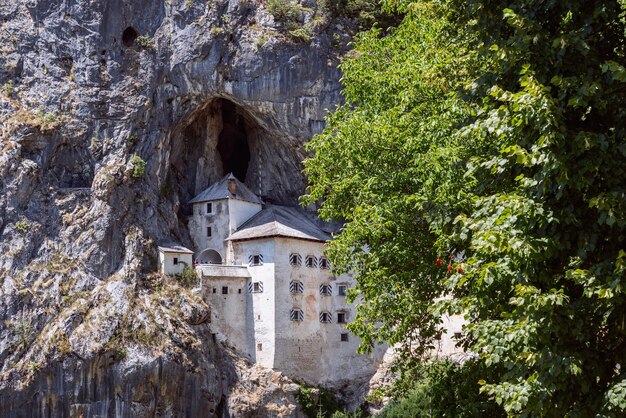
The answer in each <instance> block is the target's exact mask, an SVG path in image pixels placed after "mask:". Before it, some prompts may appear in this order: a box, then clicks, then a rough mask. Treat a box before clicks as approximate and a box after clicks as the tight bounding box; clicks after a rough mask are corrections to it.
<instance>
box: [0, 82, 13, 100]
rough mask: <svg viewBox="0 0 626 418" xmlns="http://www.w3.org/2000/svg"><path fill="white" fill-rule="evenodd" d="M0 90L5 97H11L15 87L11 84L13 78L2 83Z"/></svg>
mask: <svg viewBox="0 0 626 418" xmlns="http://www.w3.org/2000/svg"><path fill="white" fill-rule="evenodd" d="M0 90H1V91H2V93H4V94H5V95H6V96H7V97H11V96H13V93H15V87H14V86H13V80H9V81H7V82H6V83H4V84H3V85H2V88H0Z"/></svg>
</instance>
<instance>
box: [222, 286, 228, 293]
mask: <svg viewBox="0 0 626 418" xmlns="http://www.w3.org/2000/svg"><path fill="white" fill-rule="evenodd" d="M227 294H228V286H222V295H227Z"/></svg>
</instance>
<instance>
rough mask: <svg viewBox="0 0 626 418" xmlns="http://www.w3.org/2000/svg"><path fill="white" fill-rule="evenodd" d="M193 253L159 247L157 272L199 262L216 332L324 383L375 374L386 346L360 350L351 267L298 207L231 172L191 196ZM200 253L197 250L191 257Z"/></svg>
mask: <svg viewBox="0 0 626 418" xmlns="http://www.w3.org/2000/svg"><path fill="white" fill-rule="evenodd" d="M190 203H192V204H193V215H192V217H191V219H190V221H189V230H190V235H191V238H192V240H193V243H194V245H195V249H196V251H195V252H192V251H191V250H188V249H186V248H184V247H181V246H179V245H175V244H170V245H164V246H161V247H159V263H160V268H161V271H162V272H164V273H167V274H176V273H179V272H180V271H182V270H183V269H184V267H185V266H191V265H194V266H195V269H196V271H197V273H198V275H199V276H200V277H201V283H202V286H203V293H204V295H205V297H206V298H207V300H208V302H209V303H210V306H211V312H212V314H211V315H212V318H211V319H212V326H213V330H214V331H213V332H214V333H215V334H216V336H217V338H219V339H220V340H222V341H226V342H227V343H229V344H230V345H232V346H234V347H235V348H236V349H237V350H238V351H240V352H242V353H243V354H244V355H246V356H248V357H249V358H250V359H251V360H252V361H254V362H256V363H258V364H260V365H262V366H264V367H268V368H272V369H275V370H279V371H282V372H284V373H285V374H286V375H288V376H289V377H292V378H295V379H301V380H304V381H306V382H308V383H311V384H322V385H327V386H334V385H339V384H341V383H342V382H346V381H350V380H354V379H359V378H368V377H369V376H371V375H372V374H373V373H374V371H375V370H376V367H377V365H378V363H379V362H380V360H381V358H382V356H383V354H384V347H379V348H378V349H377V350H375V351H374V352H373V353H372V354H370V355H359V354H356V349H357V347H358V345H359V342H360V340H359V339H357V338H356V337H355V336H354V335H351V334H350V333H349V332H348V331H347V330H346V328H345V325H346V323H347V322H348V321H349V320H350V318H351V317H352V315H354V306H352V305H351V304H348V303H347V301H346V294H347V291H348V289H349V288H350V287H351V286H352V285H353V283H354V282H353V279H352V277H351V276H349V275H341V276H335V275H334V274H333V271H332V269H331V266H330V264H329V262H328V260H327V259H326V258H325V257H324V255H323V251H324V248H325V245H326V242H327V241H329V240H330V239H331V236H330V235H329V234H328V233H327V232H325V231H323V230H322V229H321V228H320V227H318V226H317V225H316V224H315V223H314V222H313V221H312V220H310V219H309V218H308V217H307V216H306V215H305V214H304V213H303V212H302V211H300V210H298V209H297V208H292V207H285V206H278V205H269V204H264V203H263V202H262V201H261V199H260V198H259V197H258V196H257V195H255V194H254V193H253V192H252V191H251V190H250V189H248V188H247V187H246V186H245V185H244V184H243V183H241V182H240V181H239V180H238V179H237V178H235V177H234V176H233V175H232V174H230V175H228V176H226V177H224V178H223V179H222V180H220V181H219V182H217V183H215V184H213V185H212V186H210V187H209V188H208V189H206V190H205V191H203V192H202V193H200V194H199V195H198V196H196V197H195V198H194V199H192V200H191V202H190ZM194 254H195V259H194V258H193V257H192V256H193V255H194Z"/></svg>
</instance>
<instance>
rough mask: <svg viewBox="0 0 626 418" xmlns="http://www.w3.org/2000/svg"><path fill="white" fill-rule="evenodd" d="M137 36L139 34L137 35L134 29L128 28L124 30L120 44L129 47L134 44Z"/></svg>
mask: <svg viewBox="0 0 626 418" xmlns="http://www.w3.org/2000/svg"><path fill="white" fill-rule="evenodd" d="M138 36H139V33H137V31H136V30H135V28H133V27H132V26H129V27H127V28H126V29H124V32H123V33H122V44H124V46H126V47H131V46H133V44H134V43H135V39H137V37H138Z"/></svg>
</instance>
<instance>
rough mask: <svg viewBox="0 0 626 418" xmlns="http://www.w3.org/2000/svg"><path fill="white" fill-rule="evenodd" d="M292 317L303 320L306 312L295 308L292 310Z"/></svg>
mask: <svg viewBox="0 0 626 418" xmlns="http://www.w3.org/2000/svg"><path fill="white" fill-rule="evenodd" d="M290 319H291V320H292V321H298V322H299V321H303V320H304V313H302V309H297V308H293V309H292V310H291V314H290Z"/></svg>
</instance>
